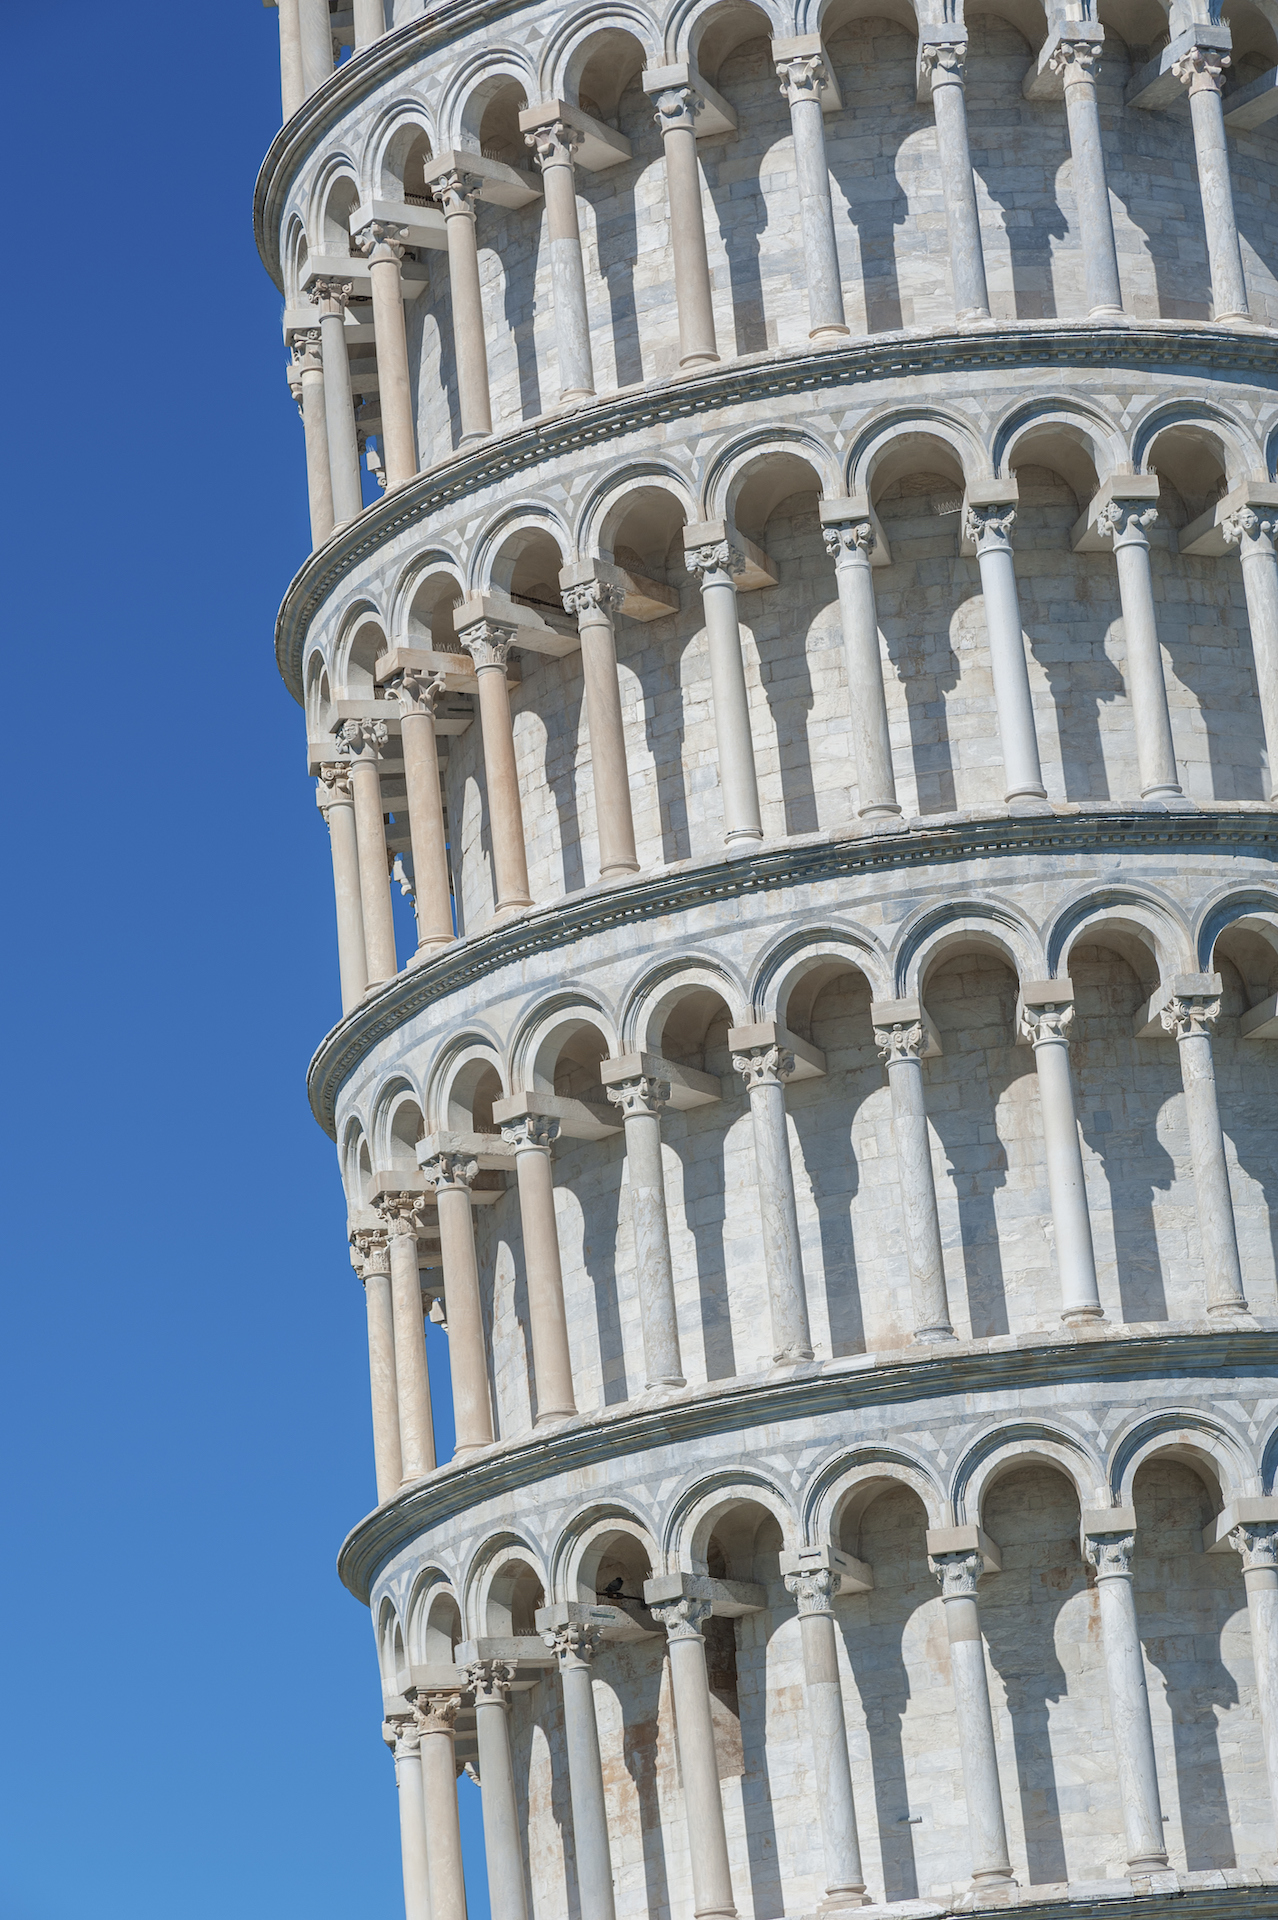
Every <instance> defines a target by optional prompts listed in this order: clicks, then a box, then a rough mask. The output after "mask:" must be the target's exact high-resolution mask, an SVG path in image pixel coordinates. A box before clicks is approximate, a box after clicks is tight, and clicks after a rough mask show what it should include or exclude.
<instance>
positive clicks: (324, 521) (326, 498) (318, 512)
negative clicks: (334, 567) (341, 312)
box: [294, 327, 333, 547]
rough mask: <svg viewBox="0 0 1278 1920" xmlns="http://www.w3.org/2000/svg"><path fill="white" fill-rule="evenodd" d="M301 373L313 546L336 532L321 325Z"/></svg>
mask: <svg viewBox="0 0 1278 1920" xmlns="http://www.w3.org/2000/svg"><path fill="white" fill-rule="evenodd" d="M294 351H296V347H295V349H294ZM301 376H302V434H303V437H304V439H305V441H306V498H307V503H308V505H309V507H310V515H311V546H312V547H322V546H323V544H324V542H325V541H326V540H327V539H328V537H329V535H330V534H331V533H332V531H333V468H332V462H331V459H330V457H329V451H328V421H327V417H326V411H325V406H324V361H323V356H322V354H321V352H320V330H319V328H318V327H315V328H314V329H313V330H312V332H311V334H309V335H308V336H307V338H306V342H305V346H304V348H303V351H302V354H301Z"/></svg>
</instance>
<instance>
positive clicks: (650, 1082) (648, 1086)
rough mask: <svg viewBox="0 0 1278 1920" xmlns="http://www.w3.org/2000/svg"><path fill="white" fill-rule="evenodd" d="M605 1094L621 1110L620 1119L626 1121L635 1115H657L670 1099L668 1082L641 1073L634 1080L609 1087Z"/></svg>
mask: <svg viewBox="0 0 1278 1920" xmlns="http://www.w3.org/2000/svg"><path fill="white" fill-rule="evenodd" d="M607 1093H608V1098H609V1099H610V1100H611V1101H612V1103H613V1105H614V1106H615V1107H620V1108H621V1117H622V1119H623V1120H628V1119H630V1117H631V1116H632V1115H633V1114H636V1113H659V1112H660V1111H661V1109H662V1107H664V1106H665V1104H666V1102H667V1101H668V1100H669V1098H670V1082H669V1081H668V1080H654V1079H651V1078H650V1077H649V1075H648V1074H646V1073H641V1074H640V1075H639V1077H638V1079H636V1080H623V1081H622V1082H621V1083H620V1085H619V1086H615V1087H609V1088H608V1089H607Z"/></svg>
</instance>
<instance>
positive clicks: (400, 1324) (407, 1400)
mask: <svg viewBox="0 0 1278 1920" xmlns="http://www.w3.org/2000/svg"><path fill="white" fill-rule="evenodd" d="M421 1204H422V1196H421V1194H420V1193H389V1192H383V1193H381V1194H379V1196H378V1199H377V1211H378V1213H379V1214H380V1215H381V1217H382V1220H383V1221H384V1223H385V1226H386V1231H387V1233H388V1234H389V1236H390V1278H391V1306H392V1309H393V1314H394V1321H395V1388H396V1395H397V1398H398V1400H399V1449H400V1464H401V1473H402V1476H403V1478H402V1480H401V1485H403V1486H408V1485H409V1484H410V1483H411V1482H412V1481H414V1480H420V1479H421V1478H422V1477H423V1476H424V1475H425V1474H428V1473H433V1472H434V1470H435V1427H434V1422H433V1420H432V1418H431V1406H430V1375H429V1373H428V1372H427V1369H426V1330H425V1327H424V1326H423V1324H422V1322H423V1313H422V1283H421V1279H420V1277H419V1274H418V1271H417V1227H418V1219H417V1215H418V1210H419V1208H420V1207H421Z"/></svg>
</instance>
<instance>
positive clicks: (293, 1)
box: [278, 0, 306, 122]
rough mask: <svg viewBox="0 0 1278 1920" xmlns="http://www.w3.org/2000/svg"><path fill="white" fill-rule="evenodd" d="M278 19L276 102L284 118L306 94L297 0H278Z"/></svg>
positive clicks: (293, 111)
mask: <svg viewBox="0 0 1278 1920" xmlns="http://www.w3.org/2000/svg"><path fill="white" fill-rule="evenodd" d="M278 5H279V20H280V104H281V106H282V108H283V117H284V120H285V121H286V122H287V121H289V120H291V119H292V118H293V115H294V114H295V113H296V112H297V110H298V108H299V107H300V106H301V104H302V102H303V101H304V100H305V98H306V75H305V73H304V71H303V67H302V26H301V21H300V19H299V18H298V11H297V0H278Z"/></svg>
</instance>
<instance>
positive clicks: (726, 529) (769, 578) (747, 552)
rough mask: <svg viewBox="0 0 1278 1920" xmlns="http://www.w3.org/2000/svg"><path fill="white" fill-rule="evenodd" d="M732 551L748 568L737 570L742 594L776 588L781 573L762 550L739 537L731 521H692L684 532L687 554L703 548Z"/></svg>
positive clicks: (737, 583)
mask: <svg viewBox="0 0 1278 1920" xmlns="http://www.w3.org/2000/svg"><path fill="white" fill-rule="evenodd" d="M722 546H727V547H731V548H732V550H733V552H734V553H736V554H737V555H739V556H740V557H741V559H742V561H743V562H744V564H743V565H742V566H741V567H740V568H738V569H736V570H735V579H736V587H737V592H738V593H758V592H759V591H760V590H761V589H762V588H763V587H775V585H776V584H777V570H776V568H775V567H774V566H773V564H772V562H771V560H769V558H768V556H767V554H766V553H765V552H764V551H763V548H762V547H756V546H755V544H754V541H753V540H747V539H746V537H745V535H744V534H743V533H738V532H737V529H736V528H735V527H734V526H733V524H732V522H731V521H730V520H695V521H690V522H689V524H688V525H687V526H686V527H685V528H684V530H683V550H684V552H685V553H693V552H695V551H696V550H697V548H699V547H722Z"/></svg>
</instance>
